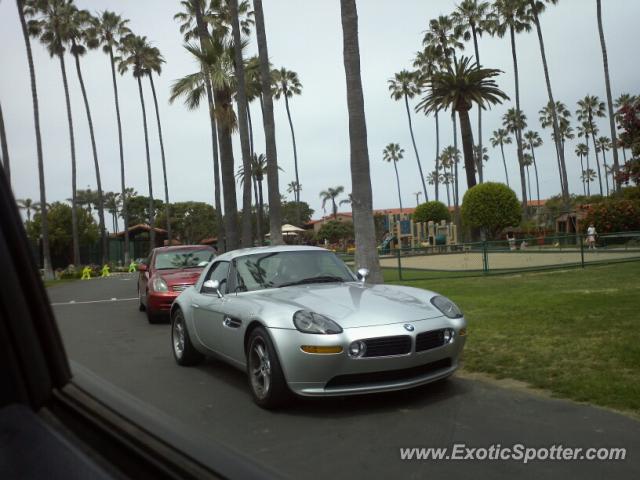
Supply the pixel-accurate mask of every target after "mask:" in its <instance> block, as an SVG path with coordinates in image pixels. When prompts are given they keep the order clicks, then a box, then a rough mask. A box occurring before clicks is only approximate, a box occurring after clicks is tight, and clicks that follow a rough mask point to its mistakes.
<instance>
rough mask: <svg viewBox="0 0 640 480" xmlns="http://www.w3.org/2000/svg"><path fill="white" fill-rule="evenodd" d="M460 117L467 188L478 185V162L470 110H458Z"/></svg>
mask: <svg viewBox="0 0 640 480" xmlns="http://www.w3.org/2000/svg"><path fill="white" fill-rule="evenodd" d="M458 116H459V117H460V133H461V135H462V150H463V152H464V168H465V173H466V175H467V189H470V188H473V187H475V186H476V171H475V170H476V162H475V159H474V155H473V130H472V129H471V120H470V119H469V111H468V110H458Z"/></svg>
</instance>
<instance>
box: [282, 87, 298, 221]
mask: <svg viewBox="0 0 640 480" xmlns="http://www.w3.org/2000/svg"><path fill="white" fill-rule="evenodd" d="M284 105H285V108H286V109H287V118H288V119H289V128H290V129H291V140H292V142H293V167H294V169H295V174H296V190H295V192H294V196H295V199H296V223H297V225H298V226H300V223H301V220H300V178H299V176H298V149H297V147H296V136H295V133H294V132H293V122H292V121H291V111H290V110H289V98H288V97H287V92H286V91H285V92H284Z"/></svg>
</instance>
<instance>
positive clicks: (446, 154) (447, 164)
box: [440, 146, 455, 207]
mask: <svg viewBox="0 0 640 480" xmlns="http://www.w3.org/2000/svg"><path fill="white" fill-rule="evenodd" d="M454 151H455V149H454V148H453V146H450V147H447V148H445V149H444V150H443V151H442V153H441V154H440V160H441V162H440V166H441V167H442V170H443V172H444V173H443V174H442V183H444V184H445V186H446V189H447V206H449V207H450V206H451V194H450V190H449V185H451V184H452V183H453V173H452V171H453V164H454V163H455V162H454V157H453V156H452V154H453V152H454ZM447 169H448V170H449V171H447Z"/></svg>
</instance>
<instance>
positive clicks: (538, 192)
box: [531, 145, 541, 207]
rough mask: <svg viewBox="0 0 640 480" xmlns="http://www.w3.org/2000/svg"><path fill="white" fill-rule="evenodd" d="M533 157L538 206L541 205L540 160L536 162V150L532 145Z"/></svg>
mask: <svg viewBox="0 0 640 480" xmlns="http://www.w3.org/2000/svg"><path fill="white" fill-rule="evenodd" d="M531 158H533V170H534V171H535V173H536V197H537V199H538V207H540V206H541V205H540V181H539V177H538V162H536V151H535V149H534V148H533V145H531Z"/></svg>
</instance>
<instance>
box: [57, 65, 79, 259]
mask: <svg viewBox="0 0 640 480" xmlns="http://www.w3.org/2000/svg"><path fill="white" fill-rule="evenodd" d="M58 59H59V60H60V70H61V72H62V84H63V86H64V96H65V100H66V104H67V121H68V123H69V143H70V147H71V238H72V243H73V264H74V265H80V237H79V235H78V210H77V205H76V190H77V188H76V185H77V172H76V142H75V139H74V135H73V117H72V115H71V100H70V99H69V84H68V83H67V70H66V68H65V65H64V55H63V54H60V55H58Z"/></svg>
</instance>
